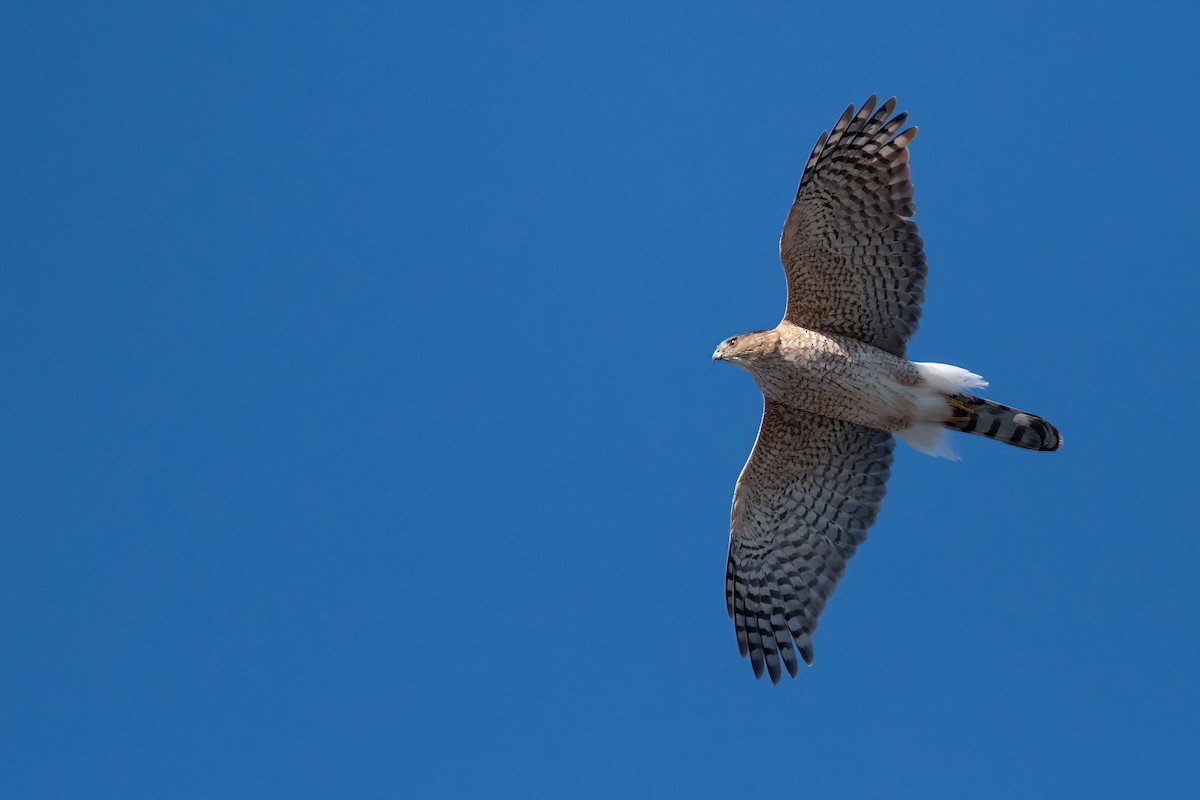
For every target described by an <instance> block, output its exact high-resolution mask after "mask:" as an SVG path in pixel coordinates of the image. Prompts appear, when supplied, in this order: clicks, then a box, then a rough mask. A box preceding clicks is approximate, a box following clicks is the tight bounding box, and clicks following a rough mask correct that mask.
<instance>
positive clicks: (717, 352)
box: [713, 347, 725, 361]
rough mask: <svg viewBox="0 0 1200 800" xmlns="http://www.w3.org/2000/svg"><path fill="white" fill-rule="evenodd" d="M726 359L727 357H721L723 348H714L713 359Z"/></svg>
mask: <svg viewBox="0 0 1200 800" xmlns="http://www.w3.org/2000/svg"><path fill="white" fill-rule="evenodd" d="M724 360H725V359H724V358H722V357H721V348H719V347H718V348H717V349H716V350H713V361H724Z"/></svg>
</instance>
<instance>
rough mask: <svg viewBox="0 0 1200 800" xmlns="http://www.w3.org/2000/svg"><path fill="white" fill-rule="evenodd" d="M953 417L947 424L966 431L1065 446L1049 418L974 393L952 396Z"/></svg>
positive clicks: (1044, 447) (1043, 446) (1031, 446)
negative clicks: (1047, 419) (1045, 418)
mask: <svg viewBox="0 0 1200 800" xmlns="http://www.w3.org/2000/svg"><path fill="white" fill-rule="evenodd" d="M949 399H950V419H948V420H946V421H945V422H944V423H942V424H943V425H945V426H946V427H947V428H953V429H954V430H957V431H962V432H963V433H973V434H975V435H976V436H986V437H987V438H989V439H996V440H997V441H1001V442H1004V443H1006V444H1011V445H1015V446H1017V447H1023V448H1025V449H1026V450H1040V451H1049V450H1057V449H1058V448H1059V447H1061V446H1062V436H1061V435H1060V434H1059V432H1058V429H1057V428H1055V427H1054V426H1053V425H1051V424H1050V423H1049V422H1047V421H1046V420H1044V419H1042V418H1041V417H1039V416H1037V415H1036V414H1030V413H1029V412H1027V411H1019V410H1017V409H1015V408H1010V407H1009V406H1004V405H1000V404H999V403H994V402H992V401H991V400H985V399H983V398H982V397H975V396H974V395H970V394H954V395H951V396H950V398H949Z"/></svg>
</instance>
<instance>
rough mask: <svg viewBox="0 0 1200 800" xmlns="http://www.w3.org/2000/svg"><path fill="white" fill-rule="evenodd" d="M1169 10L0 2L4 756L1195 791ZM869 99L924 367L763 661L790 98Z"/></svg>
mask: <svg viewBox="0 0 1200 800" xmlns="http://www.w3.org/2000/svg"><path fill="white" fill-rule="evenodd" d="M1195 13H1196V12H1194V11H1190V10H1183V4H1162V5H1155V4H1150V5H1142V6H1137V7H1135V6H1133V5H1130V4H1088V5H1078V6H1071V7H1067V6H1065V5H1063V6H1058V7H1054V6H1051V7H1046V6H1043V5H1041V4H1033V3H1026V4H1007V6H1006V7H1005V8H1000V7H996V8H992V9H989V10H978V9H975V8H973V7H969V6H968V5H967V4H925V5H908V6H897V5H896V4H894V3H878V4H873V3H860V4H856V5H855V6H854V7H853V8H850V7H847V6H845V4H841V5H839V4H826V5H824V6H820V7H816V8H813V7H805V6H803V5H801V4H794V3H778V4H751V6H750V8H748V9H738V10H735V9H733V8H732V7H729V6H727V5H723V4H695V3H687V4H675V5H670V4H662V5H647V4H605V5H602V6H596V5H594V4H593V5H589V6H584V5H582V4H561V3H541V4H516V5H513V4H503V5H502V4H472V3H459V4H447V3H431V4H423V5H415V4H402V5H390V6H389V5H384V4H378V5H375V4H338V5H337V6H336V7H335V5H334V4H316V3H303V4H287V5H283V4H280V5H276V6H271V5H263V4H259V5H256V6H255V7H254V8H246V7H245V5H244V4H216V3H213V4H179V5H173V4H143V5H141V6H139V5H138V4H124V5H122V6H120V7H116V6H113V5H112V4H97V5H94V6H90V7H89V6H81V7H75V8H70V9H67V8H58V9H50V8H46V7H44V6H41V5H38V6H36V7H35V5H34V4H24V5H14V6H11V7H9V8H7V9H6V10H5V11H4V12H3V18H4V24H3V26H0V29H2V30H3V31H4V33H3V38H4V43H5V46H4V47H3V48H0V100H2V101H3V102H2V105H0V108H2V109H3V110H2V112H0V113H2V114H3V124H2V125H0V140H2V142H3V145H4V147H3V151H2V152H3V156H2V157H0V170H2V172H0V176H2V178H3V185H4V187H5V191H4V192H3V193H0V203H3V209H2V211H3V218H4V224H3V225H2V226H0V254H2V258H3V264H4V268H3V271H2V273H0V274H2V276H3V281H4V286H3V291H2V292H0V306H2V307H0V326H2V327H0V330H2V331H3V336H2V337H0V356H2V361H0V364H2V365H3V370H4V387H5V392H4V399H3V408H4V411H5V413H4V415H3V416H4V424H3V448H4V452H5V456H6V457H5V459H4V462H3V463H4V470H5V484H6V486H7V488H8V491H7V493H6V501H5V503H4V504H3V507H4V531H5V535H4V536H3V552H2V553H0V605H2V607H3V608H4V623H3V637H2V639H0V643H2V645H3V646H2V650H3V653H4V655H3V656H2V657H0V678H2V679H3V685H4V686H5V692H4V693H3V707H2V708H3V711H2V713H0V745H2V746H0V794H3V795H4V796H6V797H47V798H52V797H84V796H86V797H178V798H189V797H194V798H210V797H222V798H241V797H247V798H249V797H288V798H297V797H398V796H409V797H433V796H445V797H453V796H487V797H495V796H521V797H528V796H538V795H541V796H547V795H559V796H574V797H613V796H621V795H628V794H629V793H633V794H634V795H635V796H636V795H641V794H644V795H656V796H681V797H682V796H733V795H734V794H738V795H745V794H767V793H771V794H783V793H792V794H801V793H803V794H806V795H808V796H819V797H831V798H832V797H870V796H889V797H978V798H985V797H997V798H1001V797H1003V798H1007V797H1088V798H1095V797H1130V796H1181V795H1183V794H1185V793H1186V792H1187V790H1188V788H1189V787H1190V788H1191V789H1192V790H1193V791H1194V790H1195V788H1196V787H1197V786H1198V785H1200V762H1197V760H1196V758H1195V753H1196V748H1197V745H1198V744H1200V698H1198V693H1197V689H1196V688H1195V684H1196V681H1195V678H1194V672H1195V665H1196V663H1197V661H1198V659H1200V640H1198V638H1197V635H1196V634H1197V611H1198V609H1200V587H1198V582H1197V580H1196V575H1197V573H1198V572H1200V540H1198V539H1197V528H1198V527H1200V526H1197V524H1196V519H1195V513H1194V510H1193V507H1192V505H1191V503H1192V500H1193V499H1194V497H1195V495H1196V489H1195V476H1196V469H1195V457H1196V452H1197V444H1198V442H1197V439H1198V437H1197V432H1196V424H1195V422H1194V421H1193V420H1192V415H1193V414H1192V400H1193V398H1194V396H1195V394H1196V389H1197V380H1196V376H1195V372H1194V370H1195V366H1196V361H1197V348H1196V345H1195V337H1194V332H1193V327H1194V324H1195V318H1196V314H1197V305H1196V290H1197V288H1198V286H1197V284H1198V280H1197V277H1196V274H1197V271H1196V270H1197V266H1196V256H1195V247H1194V241H1193V240H1194V232H1195V225H1196V219H1197V212H1198V211H1200V207H1198V204H1197V201H1196V188H1195V187H1196V185H1197V182H1198V179H1200V174H1198V173H1200V171H1198V170H1197V160H1196V158H1195V156H1194V155H1193V154H1192V151H1193V149H1194V148H1193V142H1192V140H1193V138H1194V134H1195V130H1196V127H1197V123H1198V122H1200V115H1198V113H1197V101H1196V98H1195V96H1194V94H1195V93H1194V88H1195V78H1196V76H1197V75H1198V74H1200V56H1198V55H1197V49H1196V47H1195V40H1196V34H1197V19H1196V17H1195ZM872 92H879V93H880V94H881V95H882V96H885V97H886V96H888V95H891V94H895V95H898V96H899V101H900V107H901V108H903V109H906V110H907V111H909V112H910V114H911V115H912V117H911V118H912V121H913V122H915V123H916V124H918V125H919V126H920V128H921V133H920V135H919V136H918V138H917V140H916V142H915V144H914V145H913V160H912V166H913V179H914V183H915V186H916V200H917V217H916V219H917V221H918V223H919V224H920V226H921V232H922V235H923V236H924V238H925V241H926V244H927V255H928V259H929V264H930V277H929V284H928V291H927V298H928V299H927V303H926V306H925V314H924V317H923V319H922V325H921V330H920V331H919V332H918V334H917V335H916V337H915V339H914V340H913V343H912V345H911V348H910V351H909V352H910V355H911V356H912V357H913V358H914V359H918V360H934V361H945V362H949V363H954V364H960V365H963V366H965V367H968V368H970V369H972V370H974V371H976V372H979V373H981V374H983V375H984V376H986V377H987V378H988V379H990V380H991V382H992V387H993V388H992V391H991V393H990V396H992V397H994V398H996V399H998V400H1001V401H1003V402H1009V403H1012V404H1015V405H1019V406H1023V407H1027V408H1028V409H1030V410H1032V411H1035V412H1037V413H1041V414H1044V415H1045V416H1046V417H1047V418H1049V419H1050V420H1052V421H1053V422H1055V423H1056V424H1057V425H1058V426H1059V427H1060V428H1061V429H1062V431H1063V433H1064V435H1065V438H1066V447H1065V449H1064V450H1063V451H1062V452H1060V453H1058V454H1053V455H1040V454H1031V453H1027V452H1022V451H1019V450H1016V449H1015V448H1005V447H1002V446H999V445H996V444H994V443H991V442H986V441H982V440H976V439H973V438H972V439H968V438H967V437H960V441H958V442H957V446H958V449H959V451H960V453H961V454H962V455H963V461H962V462H961V463H950V462H946V461H940V460H934V459H930V458H927V457H923V456H920V455H918V454H916V453H914V452H912V451H910V450H908V449H905V448H904V447H903V446H900V447H898V448H897V459H896V464H895V467H894V469H893V479H892V481H891V483H890V490H889V495H888V497H887V499H886V501H885V505H884V510H883V512H882V514H881V515H880V518H879V521H878V523H877V524H876V526H875V527H874V528H873V530H872V532H871V537H870V539H869V541H868V543H867V544H866V545H865V546H864V547H863V548H862V549H861V550H860V551H859V555H858V556H856V558H855V559H854V560H853V561H852V562H851V565H850V569H849V573H848V575H847V577H846V579H845V580H844V581H843V582H842V583H841V584H840V586H839V589H838V593H837V595H836V596H835V597H834V599H833V600H832V601H831V603H830V605H829V607H828V609H827V610H826V612H825V614H824V616H823V617H822V621H821V627H820V629H819V630H818V632H817V635H816V637H815V648H816V662H815V664H814V666H813V667H811V668H809V669H805V670H803V671H802V672H801V674H800V677H799V679H797V680H795V681H790V680H788V681H785V682H784V683H783V684H781V685H779V686H775V687H773V686H771V685H770V683H768V682H766V681H755V680H754V679H753V676H752V674H751V671H750V668H749V664H748V663H747V662H746V661H744V660H742V659H740V658H739V657H738V654H737V649H736V645H735V642H734V637H733V633H732V628H731V623H730V622H729V620H728V618H727V617H726V615H725V610H724V599H723V593H722V592H723V590H722V581H723V575H724V567H725V548H726V539H727V535H728V530H727V520H728V510H729V501H730V497H731V493H732V489H733V482H734V479H735V478H736V476H737V473H738V471H739V469H740V468H741V465H742V463H743V461H744V459H745V456H746V453H747V452H748V450H749V448H750V445H751V443H752V441H753V438H754V434H755V431H756V428H757V424H758V413H759V406H760V400H759V396H758V394H757V390H756V389H755V387H754V385H753V383H752V382H751V380H750V379H749V377H748V376H746V375H745V374H743V373H741V372H740V371H738V370H736V369H732V368H730V367H728V366H725V365H714V364H712V363H711V362H710V360H709V356H710V354H711V352H712V349H713V347H714V346H715V345H716V344H717V342H719V341H720V340H721V339H723V338H725V337H727V336H729V335H732V334H735V333H738V332H741V331H744V330H748V329H752V328H761V327H768V326H771V325H773V324H774V323H775V322H776V321H777V320H778V318H779V315H780V313H781V310H782V306H783V301H784V295H783V281H782V274H781V270H780V268H779V264H778V257H777V251H776V244H777V240H778V235H779V228H780V226H781V224H782V221H783V217H784V214H785V213H786V210H787V207H788V204H789V203H790V200H791V197H792V193H793V192H794V191H795V187H796V183H797V181H798V178H799V172H800V169H801V167H802V165H803V163H804V159H805V157H806V156H807V155H808V152H809V149H810V148H811V146H812V144H813V141H814V140H815V138H816V136H817V135H818V134H819V133H820V132H821V130H822V129H824V128H828V127H829V126H830V125H831V124H832V123H833V121H834V120H835V119H836V118H837V116H838V114H839V113H840V112H841V110H842V109H843V108H844V107H845V106H846V105H847V104H849V103H852V102H853V103H857V102H861V101H862V100H863V99H865V98H866V97H867V96H868V95H869V94H871V93H872Z"/></svg>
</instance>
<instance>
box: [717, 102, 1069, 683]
mask: <svg viewBox="0 0 1200 800" xmlns="http://www.w3.org/2000/svg"><path fill="white" fill-rule="evenodd" d="M875 103H876V100H875V97H874V96H872V97H871V98H870V99H869V100H867V102H866V103H864V104H863V105H862V107H861V108H859V109H858V111H857V113H855V109H854V107H853V106H851V107H850V108H848V109H846V112H845V113H844V114H842V116H841V118H840V119H839V120H838V121H837V124H835V125H834V127H833V130H832V132H830V133H828V134H822V135H821V137H820V139H818V141H817V144H816V147H814V148H813V151H812V155H811V156H809V159H808V163H807V164H806V165H805V168H804V173H803V175H802V177H801V179H800V187H799V189H798V190H797V192H796V200H795V202H794V203H793V204H792V208H791V210H790V212H789V213H788V216H787V220H786V221H785V223H784V227H783V235H782V237H781V238H780V242H779V253H780V258H781V259H782V261H783V267H784V273H785V276H786V278H787V289H788V301H787V308H786V311H785V312H784V317H783V321H782V322H780V323H779V325H778V326H776V327H775V328H774V329H772V330H769V331H752V332H750V333H746V334H741V335H740V336H735V337H732V338H730V339H727V340H725V341H724V342H722V343H721V345H720V346H719V347H718V348H717V351H716V352H715V353H713V359H714V360H723V361H730V362H732V363H735V364H737V365H738V366H740V367H742V368H743V369H746V370H747V371H748V372H750V374H751V375H752V376H753V377H754V379H755V381H756V382H757V383H758V385H759V388H760V389H761V390H762V393H763V398H764V403H763V418H762V424H761V426H760V428H759V432H758V438H757V440H756V441H755V443H754V448H753V450H752V451H751V453H750V457H749V459H748V460H747V462H746V466H745V467H744V468H743V469H742V474H741V476H740V477H739V478H738V481H737V487H736V489H735V490H734V498H733V509H732V512H731V515H730V542H729V560H728V565H727V571H726V583H725V596H726V605H727V607H728V610H729V614H730V616H731V617H732V618H733V620H734V629H735V632H736V635H737V642H738V648H739V649H740V650H741V653H742V655H744V656H745V655H748V656H749V657H750V661H751V665H752V666H753V668H754V674H755V676H761V675H762V673H763V670H764V668H765V669H766V671H767V672H768V674H769V675H770V676H771V680H772V681H778V680H779V678H780V676H781V674H782V673H781V669H780V667H781V665H782V666H783V668H786V669H787V671H788V672H789V673H790V674H791V675H792V676H795V675H796V671H797V661H796V653H795V650H796V649H798V650H799V652H800V655H801V657H802V658H803V659H804V660H805V662H807V663H809V664H811V663H812V657H813V652H812V634H813V631H814V630H815V628H816V625H817V617H818V616H819V615H820V613H821V610H822V609H823V608H824V606H825V602H826V600H827V599H828V598H829V596H830V595H831V594H832V593H833V589H834V585H835V584H836V582H837V580H838V579H839V578H841V577H842V575H843V574H844V572H845V569H846V561H847V560H848V559H849V558H850V557H851V556H852V555H853V554H854V551H855V548H857V547H858V545H859V544H861V543H862V541H863V540H864V539H865V538H866V531H867V529H868V528H869V527H870V526H871V524H872V523H873V522H874V521H875V517H876V515H877V514H878V513H879V508H880V503H881V501H882V499H883V495H884V491H885V483H886V481H887V478H888V472H889V469H890V466H891V462H892V446H893V439H892V434H893V433H895V434H896V435H898V436H900V437H901V438H902V439H904V440H905V441H907V442H908V443H909V444H911V445H913V446H914V447H916V448H917V449H919V450H921V451H922V452H926V453H930V454H932V455H942V456H947V457H953V453H952V451H951V450H950V449H949V446H948V445H947V443H946V441H945V433H946V431H947V430H951V429H953V430H960V431H964V432H967V433H975V434H979V435H982V436H987V437H989V438H994V439H997V440H1000V441H1004V442H1006V443H1008V444H1013V445H1016V446H1018V447H1023V448H1026V449H1031V450H1056V449H1058V447H1059V445H1060V444H1061V441H1062V440H1061V437H1060V436H1059V434H1058V431H1057V430H1055V428H1054V426H1052V425H1050V423H1048V422H1046V421H1045V420H1043V419H1041V418H1040V417H1037V416H1034V415H1033V414H1028V413H1026V412H1022V411H1017V410H1016V409H1013V408H1009V407H1008V406H1002V405H1000V404H998V403H993V402H991V401H989V400H985V399H983V398H980V397H977V396H975V395H974V394H972V393H971V390H974V389H979V388H982V387H984V386H986V385H987V384H986V383H985V382H984V381H983V379H982V378H980V377H979V376H978V375H975V374H973V373H971V372H968V371H967V370H964V369H961V368H959V367H953V366H950V365H947V364H935V363H914V362H910V361H908V360H907V358H906V357H905V344H906V343H907V341H908V338H909V337H910V336H911V335H912V333H913V331H915V330H916V327H917V320H918V318H919V317H920V315H921V301H922V300H923V299H924V287H925V271H926V270H925V255H924V252H923V250H922V242H921V237H920V236H918V235H917V226H916V224H915V223H913V222H912V220H911V219H909V217H910V216H911V215H912V214H913V211H914V206H913V189H912V184H911V182H910V181H909V168H908V145H909V143H910V142H911V141H912V139H913V137H914V136H915V135H916V128H908V129H907V130H903V131H902V130H901V127H902V126H903V124H904V121H905V118H906V115H905V114H898V115H896V116H894V117H893V116H891V114H892V111H893V110H894V109H895V98H892V99H891V100H888V101H887V102H886V103H884V104H883V105H882V106H880V107H879V109H878V110H877V111H876V110H875ZM793 648H795V649H793Z"/></svg>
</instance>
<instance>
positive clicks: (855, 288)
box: [779, 95, 925, 356]
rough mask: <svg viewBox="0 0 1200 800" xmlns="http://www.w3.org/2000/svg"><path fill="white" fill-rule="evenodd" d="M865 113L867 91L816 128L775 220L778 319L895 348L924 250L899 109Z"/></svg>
mask: <svg viewBox="0 0 1200 800" xmlns="http://www.w3.org/2000/svg"><path fill="white" fill-rule="evenodd" d="M895 105H896V98H894V97H893V98H892V99H890V100H888V101H887V102H886V103H884V104H883V105H882V106H880V108H879V110H878V111H875V113H874V114H872V113H871V112H872V111H873V110H874V109H875V95H871V97H870V99H868V100H867V102H865V103H863V105H862V108H860V109H859V110H858V113H857V114H855V113H854V106H850V107H849V108H847V109H846V112H845V113H844V114H842V117H841V119H839V120H838V121H837V124H836V125H834V126H833V132H832V133H828V134H825V133H822V134H821V138H820V139H818V140H817V145H816V147H814V148H813V151H812V155H810V156H809V157H808V163H807V164H806V165H805V167H804V174H803V175H802V176H801V177H800V188H799V189H798V190H797V191H796V201H795V202H794V203H792V209H791V211H790V212H788V216H787V220H786V221H785V222H784V224H783V235H782V236H781V237H780V239H779V257H780V258H781V259H782V260H783V271H784V274H785V275H786V276H787V287H788V302H787V311H786V312H784V315H783V318H784V319H786V320H788V321H790V322H794V323H796V324H797V325H801V326H803V327H805V328H813V329H816V330H819V331H823V332H826V333H841V334H846V335H848V336H853V337H854V338H856V339H860V340H862V341H864V342H867V343H868V344H873V345H875V346H876V347H879V348H882V349H884V350H887V351H888V352H890V353H895V354H896V355H899V356H903V355H904V343H905V342H906V341H908V337H910V336H911V335H912V333H913V331H915V330H916V329H917V319H918V318H919V317H920V316H921V301H922V300H923V299H924V298H925V253H924V252H923V251H922V249H921V248H922V242H921V237H920V236H918V235H917V226H916V224H915V223H914V222H913V221H912V220H910V219H908V218H909V217H910V216H912V214H913V211H914V207H913V187H912V183H910V182H909V180H908V175H909V172H908V143H909V142H911V141H912V140H913V137H914V136H916V135H917V129H916V128H908V129H907V130H905V131H903V132H901V133H899V134H897V133H896V131H898V130H900V126H901V125H903V124H904V120H905V119H907V117H908V115H907V114H898V115H896V116H895V117H893V118H892V119H891V120H888V117H889V116H890V115H891V113H892V110H893V109H894V108H895Z"/></svg>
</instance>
